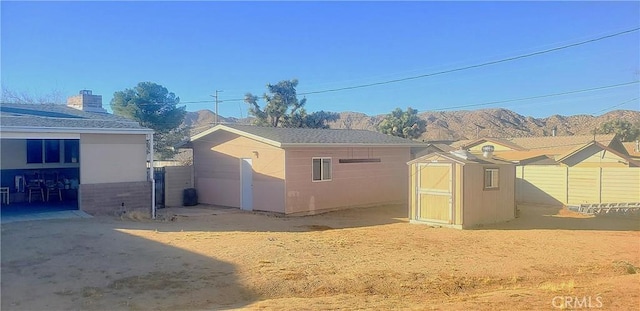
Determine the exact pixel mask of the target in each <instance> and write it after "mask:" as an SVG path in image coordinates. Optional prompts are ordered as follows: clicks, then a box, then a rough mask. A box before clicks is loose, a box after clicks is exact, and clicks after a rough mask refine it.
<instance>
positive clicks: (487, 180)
mask: <svg viewBox="0 0 640 311" xmlns="http://www.w3.org/2000/svg"><path fill="white" fill-rule="evenodd" d="M499 176H500V170H499V169H497V168H485V169H484V189H485V190H489V189H492V190H495V189H498V185H499V182H500V178H499Z"/></svg>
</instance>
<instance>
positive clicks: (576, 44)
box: [298, 28, 640, 95]
mask: <svg viewBox="0 0 640 311" xmlns="http://www.w3.org/2000/svg"><path fill="white" fill-rule="evenodd" d="M638 30H640V28H634V29H629V30H625V31H622V32H618V33H614V34H611V35H606V36H602V37H599V38H595V39H590V40H586V41H582V42H578V43H573V44H568V45H564V46H560V47H556V48H552V49H547V50H542V51H537V52H533V53H528V54H523V55H519V56H513V57H509V58H504V59H501V60H496V61H490V62H486V63H481V64H476V65H470V66H466V67H461V68H455V69H450V70H444V71H439V72H434V73H428V74H422V75H417V76H412V77H406V78H400V79H393V80H387V81H382V82H374V83H368V84H361V85H355V86H347V87H342V88H334V89H327V90H321V91H312V92H305V93H300V94H298V95H310V94H320V93H329V92H338V91H345V90H353V89H359V88H365V87H371V86H376V85H383V84H390V83H397V82H402V81H409V80H415V79H420V78H426V77H432V76H436V75H441V74H445V73H451V72H456V71H462V70H468V69H473V68H479V67H484V66H489V65H495V64H499V63H504V62H509V61H513V60H517V59H522V58H526V57H531V56H535V55H541V54H546V53H550V52H555V51H559V50H563V49H568V48H571V47H576V46H579V45H584V44H587V43H592V42H596V41H600V40H604V39H609V38H613V37H616V36H620V35H624V34H627V33H631V32H634V31H638Z"/></svg>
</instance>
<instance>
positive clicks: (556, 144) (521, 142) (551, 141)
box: [508, 134, 616, 149]
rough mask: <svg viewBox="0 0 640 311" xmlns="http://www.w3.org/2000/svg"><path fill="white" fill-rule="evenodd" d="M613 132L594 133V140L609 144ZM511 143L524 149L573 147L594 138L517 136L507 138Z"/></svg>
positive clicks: (580, 136)
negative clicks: (604, 133)
mask: <svg viewBox="0 0 640 311" xmlns="http://www.w3.org/2000/svg"><path fill="white" fill-rule="evenodd" d="M615 136H616V135H615V134H608V135H596V137H595V141H597V142H598V143H600V144H603V145H605V146H609V145H610V144H611V141H612V140H613V139H614V137H615ZM508 140H509V141H511V142H512V143H514V144H516V145H518V146H521V147H523V148H525V149H545V148H567V149H573V148H575V147H577V146H582V145H584V144H586V143H589V142H592V141H593V140H594V137H593V135H576V136H542V137H517V138H508Z"/></svg>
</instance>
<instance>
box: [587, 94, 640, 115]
mask: <svg viewBox="0 0 640 311" xmlns="http://www.w3.org/2000/svg"><path fill="white" fill-rule="evenodd" d="M638 98H640V97H636V98H634V99H630V100H628V101H626V102H623V103H620V104H617V105H613V106H611V107H609V108H605V109H602V110H599V111H596V112H594V114H597V113H601V112H605V111H607V110H610V109H613V108H616V107H620V106H622V105H626V104H628V103H630V102H632V101H634V100H638Z"/></svg>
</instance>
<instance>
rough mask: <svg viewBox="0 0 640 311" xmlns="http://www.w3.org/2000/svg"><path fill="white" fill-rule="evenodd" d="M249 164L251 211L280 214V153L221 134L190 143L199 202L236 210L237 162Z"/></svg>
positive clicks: (238, 184) (272, 147) (282, 168)
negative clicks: (251, 172)
mask: <svg viewBox="0 0 640 311" xmlns="http://www.w3.org/2000/svg"><path fill="white" fill-rule="evenodd" d="M242 158H250V159H252V165H253V209H254V210H261V211H273V212H279V213H284V212H285V210H284V206H285V200H284V193H285V192H284V191H285V190H284V189H285V187H284V177H285V172H284V150H283V149H280V148H277V147H274V146H271V145H268V144H265V143H262V142H259V141H256V140H253V139H250V138H247V137H243V136H240V135H237V134H233V133H228V132H224V131H218V132H214V133H212V134H210V135H208V136H205V137H202V138H200V139H198V140H196V141H194V142H193V159H194V162H193V163H194V178H195V187H196V189H197V191H198V200H199V201H200V203H205V204H212V205H222V206H232V207H240V195H241V194H240V161H241V160H240V159H242Z"/></svg>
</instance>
